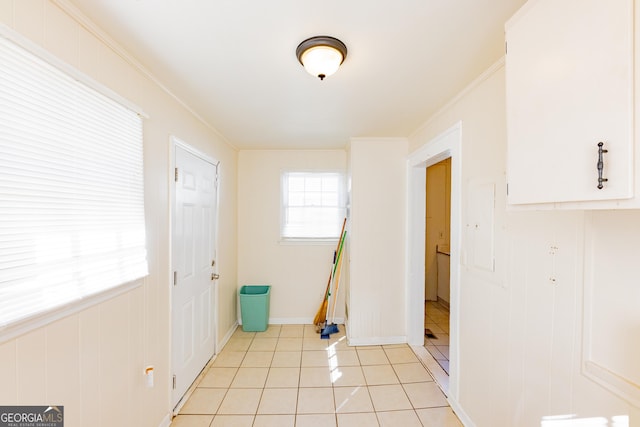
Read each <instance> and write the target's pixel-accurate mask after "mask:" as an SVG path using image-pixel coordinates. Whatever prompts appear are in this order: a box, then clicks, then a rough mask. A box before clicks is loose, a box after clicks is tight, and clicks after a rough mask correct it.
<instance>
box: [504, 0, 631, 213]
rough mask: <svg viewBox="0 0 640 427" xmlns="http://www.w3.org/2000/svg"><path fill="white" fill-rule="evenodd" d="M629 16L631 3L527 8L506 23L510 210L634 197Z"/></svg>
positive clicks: (581, 1)
mask: <svg viewBox="0 0 640 427" xmlns="http://www.w3.org/2000/svg"><path fill="white" fill-rule="evenodd" d="M633 13H634V2H633V0H614V1H612V0H529V2H528V3H526V4H525V5H524V6H523V7H522V9H521V10H519V11H518V12H517V13H516V14H515V15H514V16H513V18H511V19H510V20H509V21H508V22H507V24H506V40H507V46H506V48H507V53H506V82H507V87H506V93H507V141H508V142H507V144H508V154H507V181H508V202H509V204H511V205H529V204H535V205H539V206H543V207H545V206H546V207H550V206H551V207H560V208H562V207H583V208H591V207H593V208H610V207H616V206H619V205H620V202H621V201H623V200H624V199H631V198H634V170H633V166H634V86H633V81H634V50H633V49H634V48H633V46H634V43H633V37H634V24H633V23H634V19H633ZM600 142H602V143H603V145H602V148H603V150H606V152H603V153H602V154H599V147H598V143H600ZM600 158H601V159H602V175H601V178H603V179H606V181H602V188H598V186H599V180H598V178H599V177H600V176H599V170H598V163H599V160H600ZM583 202H589V203H583ZM594 202H595V203H594ZM628 202H629V201H627V204H629V203H628ZM634 203H635V202H634ZM635 204H636V205H637V203H635Z"/></svg>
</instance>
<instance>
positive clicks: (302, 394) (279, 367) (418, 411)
mask: <svg viewBox="0 0 640 427" xmlns="http://www.w3.org/2000/svg"><path fill="white" fill-rule="evenodd" d="M339 329H340V331H341V332H339V333H336V334H332V335H331V337H330V339H328V340H323V339H321V338H320V336H319V335H318V334H317V333H316V332H315V329H314V327H313V326H312V325H270V326H269V328H268V329H267V330H266V331H265V332H257V333H255V332H243V331H242V329H241V328H238V330H237V331H236V332H235V333H234V335H233V336H232V338H231V339H230V340H229V342H228V343H227V344H226V346H225V348H224V349H223V350H222V351H221V352H220V354H219V355H217V356H216V358H215V359H214V360H213V361H212V362H211V363H210V364H209V365H208V367H207V368H206V371H205V373H204V375H203V376H202V378H201V380H200V382H199V383H198V384H197V387H196V388H195V390H194V391H193V393H192V394H191V396H190V398H189V399H188V400H187V402H186V403H185V404H184V406H183V407H182V409H181V410H180V413H179V415H178V416H177V417H176V418H174V420H173V422H172V423H171V426H172V427H185V426H189V427H199V426H202V427H223V426H233V427H243V426H253V427H259V426H277V427H288V426H296V427H305V426H313V427H324V426H332V427H336V426H340V427H358V426H366V427H372V426H390V427H396V426H403V427H411V426H434V427H435V426H437V427H448V426H456V427H458V426H461V425H462V424H460V421H459V420H458V418H457V417H456V415H455V414H454V413H453V411H452V410H451V408H450V407H449V406H448V404H447V401H446V398H445V396H444V394H443V393H442V391H441V390H440V388H439V387H438V385H437V384H436V383H435V382H434V381H433V378H432V376H431V375H430V373H429V372H428V371H427V370H426V369H425V367H424V366H423V365H422V363H421V362H420V361H419V359H418V358H417V357H416V356H415V354H414V353H413V351H412V350H411V348H410V347H409V346H407V345H389V346H386V345H385V346H367V347H349V346H347V343H346V338H345V336H344V332H343V331H344V327H343V326H340V327H339Z"/></svg>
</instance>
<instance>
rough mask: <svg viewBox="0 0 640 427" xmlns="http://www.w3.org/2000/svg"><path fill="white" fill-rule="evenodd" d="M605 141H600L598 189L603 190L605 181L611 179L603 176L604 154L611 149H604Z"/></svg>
mask: <svg viewBox="0 0 640 427" xmlns="http://www.w3.org/2000/svg"><path fill="white" fill-rule="evenodd" d="M603 145H604V142H598V190H602V188H603V187H604V185H602V183H603V182H607V181H609V180H608V179H607V178H603V177H602V171H603V170H604V161H603V160H602V154H603V153H608V152H609V150H604V149H602V146H603Z"/></svg>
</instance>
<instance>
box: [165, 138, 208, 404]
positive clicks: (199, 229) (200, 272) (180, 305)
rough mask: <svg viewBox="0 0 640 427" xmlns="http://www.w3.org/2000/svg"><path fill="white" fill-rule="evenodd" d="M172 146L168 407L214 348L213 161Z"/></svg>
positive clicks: (174, 401)
mask: <svg viewBox="0 0 640 427" xmlns="http://www.w3.org/2000/svg"><path fill="white" fill-rule="evenodd" d="M174 146H175V166H176V168H175V192H174V206H173V243H172V267H173V284H172V305H171V307H172V310H171V312H172V313H171V317H172V362H171V364H172V375H173V377H172V396H171V400H172V405H173V406H174V407H175V406H176V405H177V404H178V403H179V402H180V399H182V397H183V396H184V394H185V393H186V391H187V390H188V388H189V387H190V386H191V384H192V383H193V381H194V380H195V378H196V377H197V376H198V374H199V373H200V371H201V370H202V368H204V366H205V365H206V364H207V362H208V361H209V359H210V358H211V357H212V356H213V354H214V351H215V316H214V314H215V285H216V279H217V274H216V271H217V268H216V265H215V256H216V219H217V200H218V197H217V169H218V168H217V165H216V164H215V163H213V162H211V161H209V160H207V159H205V158H203V157H199V156H198V155H196V154H194V153H193V152H192V151H191V150H188V149H187V148H186V147H183V146H182V144H178V143H176V144H174Z"/></svg>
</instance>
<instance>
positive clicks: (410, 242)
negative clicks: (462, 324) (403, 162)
mask: <svg viewBox="0 0 640 427" xmlns="http://www.w3.org/2000/svg"><path fill="white" fill-rule="evenodd" d="M461 154H462V122H461V121H460V122H457V123H456V124H454V125H453V126H452V127H450V128H449V129H447V130H446V131H444V132H442V133H441V134H440V135H438V136H436V137H435V138H433V139H431V140H430V141H429V142H427V143H426V144H424V145H423V146H422V147H420V148H419V149H418V150H416V151H414V152H413V153H412V154H410V155H409V158H408V160H407V175H408V176H407V182H408V206H407V208H408V209H407V215H408V218H407V224H408V227H407V230H408V236H407V246H408V247H407V341H408V342H409V344H410V345H416V346H423V345H424V298H425V289H424V281H425V230H426V173H427V167H429V166H431V165H434V164H436V163H438V162H440V161H442V160H445V159H447V158H449V157H451V222H450V224H451V242H450V250H451V276H450V283H451V295H450V332H449V341H450V342H449V345H450V357H449V363H450V365H449V368H450V369H449V372H450V373H449V389H448V395H449V397H450V400H451V399H453V400H454V401H457V400H458V390H459V377H458V372H459V365H458V361H459V358H458V349H459V319H460V311H459V310H460V259H461V252H460V250H461V235H462V213H461V204H462V203H461V202H462V168H461V162H462V159H461V157H462V156H461Z"/></svg>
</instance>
